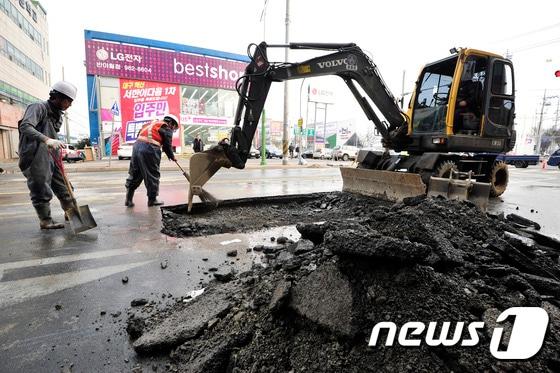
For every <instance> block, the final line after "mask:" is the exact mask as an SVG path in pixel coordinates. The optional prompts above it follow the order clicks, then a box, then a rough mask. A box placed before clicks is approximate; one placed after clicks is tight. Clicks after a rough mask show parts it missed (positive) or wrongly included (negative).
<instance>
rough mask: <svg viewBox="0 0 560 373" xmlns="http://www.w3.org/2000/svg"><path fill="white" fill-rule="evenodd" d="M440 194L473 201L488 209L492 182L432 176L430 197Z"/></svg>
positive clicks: (478, 205)
mask: <svg viewBox="0 0 560 373" xmlns="http://www.w3.org/2000/svg"><path fill="white" fill-rule="evenodd" d="M438 196H442V197H445V198H447V199H457V200H460V201H464V200H466V201H471V202H472V203H474V204H475V205H476V206H477V207H478V208H480V209H481V210H482V211H486V209H487V208H488V198H489V197H490V183H482V182H477V181H473V180H471V179H466V180H458V179H452V178H443V177H434V176H432V177H431V178H430V185H429V187H428V197H438Z"/></svg>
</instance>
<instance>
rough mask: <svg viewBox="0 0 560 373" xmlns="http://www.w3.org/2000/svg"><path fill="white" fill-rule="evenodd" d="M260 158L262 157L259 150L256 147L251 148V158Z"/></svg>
mask: <svg viewBox="0 0 560 373" xmlns="http://www.w3.org/2000/svg"><path fill="white" fill-rule="evenodd" d="M260 157H261V152H260V150H257V148H255V147H254V146H251V149H250V150H249V158H257V159H259V158H260Z"/></svg>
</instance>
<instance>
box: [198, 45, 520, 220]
mask: <svg viewBox="0 0 560 373" xmlns="http://www.w3.org/2000/svg"><path fill="white" fill-rule="evenodd" d="M268 48H290V49H314V50H320V51H331V53H328V54H325V55H322V56H319V57H316V58H312V59H310V60H307V61H304V62H298V63H287V62H281V63H273V62H270V61H269V60H268V58H267V49H268ZM248 51H249V56H250V59H251V61H250V63H249V64H248V65H247V67H246V69H245V75H244V76H243V77H241V78H240V79H239V81H238V84H237V91H238V93H239V102H238V106H237V111H236V115H235V119H234V128H233V129H232V131H231V136H230V139H229V143H228V142H221V143H220V144H219V145H217V146H215V147H213V148H211V149H209V150H207V151H204V152H202V153H196V154H194V155H193V156H192V158H191V160H190V187H189V197H188V205H189V211H190V209H191V208H192V201H193V196H194V195H199V196H200V198H201V199H202V200H210V199H211V198H212V197H211V195H210V194H209V193H207V192H206V191H205V190H204V189H203V186H204V185H205V183H206V182H207V181H208V180H209V179H210V178H211V177H212V176H213V175H214V174H215V173H216V172H217V171H218V170H219V169H220V168H222V167H225V168H230V167H235V168H238V169H243V168H244V167H245V163H246V161H247V158H248V157H249V151H250V148H251V143H252V141H253V137H254V135H255V131H256V129H257V126H258V124H259V118H260V116H261V113H262V111H263V107H264V104H265V101H266V98H267V95H268V91H269V88H270V85H271V84H272V83H273V82H282V81H285V80H291V79H302V78H308V77H316V76H323V75H337V76H339V77H341V78H342V79H343V80H344V82H345V83H346V85H347V86H348V88H349V89H350V91H351V93H352V94H353V95H354V97H355V98H356V100H357V101H358V103H359V104H360V107H361V108H362V110H363V111H364V113H365V115H366V117H367V118H368V119H369V120H370V121H371V122H372V123H373V125H374V126H375V128H376V129H377V131H378V132H379V133H380V134H381V136H382V139H383V140H382V143H383V145H384V147H385V151H380V152H374V151H360V152H359V154H358V159H357V167H343V168H341V174H342V179H343V190H345V191H350V192H357V193H361V194H366V195H371V196H375V197H379V198H382V199H386V200H390V201H399V200H402V199H403V198H405V197H413V196H417V195H420V194H426V193H427V194H428V195H431V196H444V197H446V198H454V199H462V200H470V201H472V202H474V203H475V204H476V205H477V206H479V207H480V208H482V209H485V208H486V206H487V203H488V198H489V197H490V196H492V197H495V196H499V195H501V194H502V193H503V192H504V191H505V189H506V187H507V183H508V169H507V165H506V164H505V163H503V162H497V161H496V156H497V155H498V154H499V153H504V152H507V151H510V150H511V149H513V147H514V145H515V130H514V129H513V125H514V117H515V114H514V111H515V105H514V103H515V97H514V92H515V90H514V79H513V65H512V63H511V61H510V60H508V59H506V58H504V57H501V56H499V55H497V54H493V53H488V52H483V51H480V50H476V49H463V48H461V49H455V48H453V49H452V50H451V55H450V56H448V57H446V58H444V59H441V60H439V61H436V62H433V63H430V64H427V65H426V66H425V67H424V68H423V69H422V71H421V72H420V75H419V77H418V80H417V81H416V86H415V89H414V92H413V94H412V97H411V100H410V104H409V107H408V110H407V111H406V112H404V111H402V110H401V109H400V108H399V105H398V102H397V100H396V99H395V97H394V96H393V94H392V93H391V92H390V91H389V89H388V88H387V86H386V84H385V83H384V81H383V79H382V78H381V75H380V73H379V71H378V69H377V67H376V65H375V64H374V63H373V61H372V60H371V59H370V58H369V56H368V55H367V54H366V53H364V52H363V51H362V50H361V49H360V48H359V47H358V46H357V45H356V44H353V43H347V44H331V43H290V44H282V45H269V44H267V43H265V42H262V43H260V44H258V45H257V44H251V45H250V46H249V48H248ZM332 51H334V52H332ZM372 104H373V106H372ZM374 107H375V109H374ZM389 150H393V152H392V154H391V153H390V152H389Z"/></svg>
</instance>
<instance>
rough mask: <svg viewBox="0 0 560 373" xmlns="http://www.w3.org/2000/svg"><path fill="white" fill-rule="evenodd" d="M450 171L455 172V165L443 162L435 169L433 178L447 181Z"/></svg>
mask: <svg viewBox="0 0 560 373" xmlns="http://www.w3.org/2000/svg"><path fill="white" fill-rule="evenodd" d="M451 171H457V165H456V164H455V162H453V161H445V162H442V163H441V164H440V165H439V166H438V167H437V168H436V171H435V172H434V175H433V176H435V177H442V178H445V179H448V178H449V174H450V173H451Z"/></svg>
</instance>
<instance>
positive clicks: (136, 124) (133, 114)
mask: <svg viewBox="0 0 560 373" xmlns="http://www.w3.org/2000/svg"><path fill="white" fill-rule="evenodd" d="M119 86H120V99H121V115H122V123H123V126H122V130H121V131H122V132H121V133H122V137H123V139H124V141H125V142H129V141H135V140H136V138H137V137H138V132H139V131H140V129H141V128H142V126H143V125H144V124H146V123H148V122H151V121H152V120H155V119H163V117H164V115H165V114H174V115H176V116H177V117H179V111H180V105H179V98H180V97H179V96H180V93H179V87H178V86H177V85H175V84H167V83H158V82H146V81H140V80H128V79H120V83H119ZM173 145H174V146H180V142H179V137H178V133H177V132H175V134H174V136H173Z"/></svg>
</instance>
